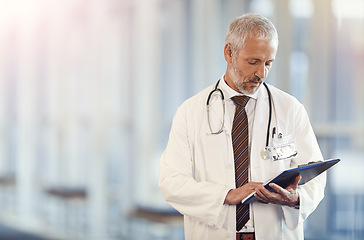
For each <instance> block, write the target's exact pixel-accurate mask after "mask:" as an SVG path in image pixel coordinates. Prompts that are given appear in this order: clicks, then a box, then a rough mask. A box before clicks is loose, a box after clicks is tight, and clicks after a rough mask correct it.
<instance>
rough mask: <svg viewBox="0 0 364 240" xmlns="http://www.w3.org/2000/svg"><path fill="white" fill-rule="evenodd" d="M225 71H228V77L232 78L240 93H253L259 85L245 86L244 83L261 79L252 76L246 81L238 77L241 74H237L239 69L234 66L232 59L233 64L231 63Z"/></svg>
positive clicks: (234, 62)
mask: <svg viewBox="0 0 364 240" xmlns="http://www.w3.org/2000/svg"><path fill="white" fill-rule="evenodd" d="M227 73H228V75H229V77H230V79H231V80H232V82H233V84H234V86H235V88H236V89H238V90H239V92H240V93H242V94H253V93H254V92H255V91H256V90H257V89H258V88H259V86H260V85H259V86H257V87H247V86H246V85H245V83H246V82H249V81H258V80H259V81H261V79H260V78H258V77H254V78H251V79H249V80H248V81H244V80H241V79H240V76H241V74H239V70H238V68H237V66H236V61H235V60H234V61H233V64H232V66H231V68H230V69H228V72H227Z"/></svg>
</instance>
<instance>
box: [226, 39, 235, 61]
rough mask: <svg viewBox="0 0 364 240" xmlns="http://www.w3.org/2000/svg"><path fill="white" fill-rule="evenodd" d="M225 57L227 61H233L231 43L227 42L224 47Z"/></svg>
mask: <svg viewBox="0 0 364 240" xmlns="http://www.w3.org/2000/svg"><path fill="white" fill-rule="evenodd" d="M224 57H225V60H226V62H227V63H232V62H233V57H234V54H233V50H232V49H231V45H230V43H226V44H225V47H224Z"/></svg>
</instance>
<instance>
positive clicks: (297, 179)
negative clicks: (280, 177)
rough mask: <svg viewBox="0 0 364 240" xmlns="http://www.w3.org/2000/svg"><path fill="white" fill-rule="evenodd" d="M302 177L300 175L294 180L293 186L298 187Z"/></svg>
mask: <svg viewBox="0 0 364 240" xmlns="http://www.w3.org/2000/svg"><path fill="white" fill-rule="evenodd" d="M301 178H302V177H301V175H298V176H297V177H296V178H295V179H294V182H293V183H292V185H294V186H296V187H297V186H298V183H299V182H300V180H301Z"/></svg>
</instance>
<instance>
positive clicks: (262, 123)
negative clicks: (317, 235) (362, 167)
mask: <svg viewBox="0 0 364 240" xmlns="http://www.w3.org/2000/svg"><path fill="white" fill-rule="evenodd" d="M277 48H278V34H277V31H276V29H275V27H274V26H273V24H272V23H271V22H270V21H269V20H268V19H266V18H265V17H263V16H260V15H258V14H246V15H243V16H241V17H239V18H237V19H235V20H234V21H233V22H232V23H231V24H230V26H229V29H228V32H227V34H226V39H225V47H224V56H225V60H226V62H227V69H226V73H225V74H224V76H223V77H222V78H221V79H220V80H219V82H218V83H217V85H216V86H215V85H214V86H211V87H209V88H207V89H205V90H203V91H201V92H200V93H198V94H197V95H195V96H194V97H192V98H190V99H188V100H187V101H186V102H184V103H183V104H182V105H181V106H180V107H179V109H178V110H177V112H176V115H175V117H174V120H173V124H172V129H171V133H170V138H169V142H168V145H167V148H166V149H165V151H164V153H163V155H162V157H161V161H160V179H159V185H160V188H161V191H162V193H163V195H164V197H165V199H166V200H167V202H168V203H169V204H170V205H171V206H173V207H174V208H175V209H177V210H178V211H179V212H180V213H182V214H183V215H184V223H185V224H184V225H185V238H186V239H194V240H204V239H206V240H212V239H216V240H221V239H274V240H275V239H289V240H291V239H303V221H304V220H305V219H306V218H307V217H308V216H309V214H310V213H311V212H312V211H314V209H315V208H316V207H317V205H318V204H319V202H320V201H321V200H322V198H323V196H324V187H325V183H326V176H325V174H321V175H320V176H318V177H316V178H315V179H313V180H311V181H310V182H308V183H306V184H304V185H300V186H298V182H299V180H300V176H298V177H297V178H296V179H295V180H294V181H293V183H292V184H291V185H289V186H288V187H286V188H285V189H284V188H281V187H279V186H277V185H274V184H273V185H272V186H271V187H272V188H273V189H274V190H275V191H276V192H275V193H274V192H270V191H268V190H267V189H266V188H264V187H263V184H262V183H263V182H265V181H267V180H268V179H270V178H272V177H274V176H276V175H277V174H279V173H280V172H281V171H283V170H285V169H288V168H291V167H297V166H298V165H299V164H304V163H307V162H309V161H312V160H322V155H321V152H320V149H319V147H318V144H317V141H316V138H315V135H314V133H313V131H312V127H311V125H310V123H309V120H308V117H307V113H306V111H305V109H304V107H303V106H302V104H300V103H299V102H298V101H297V100H296V99H295V98H294V97H292V96H290V95H288V94H286V93H284V92H282V91H281V90H278V89H277V88H275V87H273V86H271V85H268V88H269V90H270V92H269V93H268V90H267V89H266V88H265V87H264V86H262V83H263V82H264V80H265V79H266V77H267V75H268V72H269V70H270V69H271V67H272V64H273V61H274V60H275V56H276V52H277ZM214 89H219V90H221V91H222V94H221V95H220V94H219V90H217V91H214V92H213V94H211V98H209V94H210V93H211V91H213V90H214ZM269 94H270V95H271V98H270V97H269ZM222 95H223V96H224V99H225V100H221V96H222ZM208 98H209V105H210V109H209V110H208V109H207V104H206V101H207V99H208ZM239 99H244V100H243V102H239V101H241V100H239ZM222 101H223V102H224V103H225V107H223V106H222ZM269 101H271V105H272V106H273V107H272V108H273V109H272V112H271V124H268V122H269V118H270V116H269V115H270V113H269V111H270V110H269V106H270V103H269ZM245 104H246V105H245ZM244 105H245V106H244ZM268 125H271V126H270V129H269V131H270V134H269V135H270V136H269V142H270V143H269V144H270V146H275V147H276V148H277V149H279V148H281V147H282V146H283V147H284V146H286V147H287V146H289V147H290V148H293V150H292V152H293V153H295V152H297V155H296V154H291V155H290V156H288V157H278V160H273V159H272V158H271V157H270V158H269V156H268V159H266V157H265V156H264V155H262V150H264V149H265V147H266V137H267V130H268ZM220 129H221V131H220ZM275 131H276V132H275ZM271 135H275V136H273V137H271ZM241 136H244V137H241ZM241 146H246V147H241ZM263 153H264V151H263ZM268 155H269V154H268ZM242 158H243V160H241V159H242ZM242 166H244V167H242ZM242 169H243V170H242ZM239 171H241V172H239ZM244 178H245V179H244ZM252 192H256V193H255V196H256V197H257V198H258V199H259V200H260V201H256V202H254V203H251V204H241V201H242V200H243V199H244V198H245V197H247V196H248V195H249V194H250V193H252Z"/></svg>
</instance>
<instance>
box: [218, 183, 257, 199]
mask: <svg viewBox="0 0 364 240" xmlns="http://www.w3.org/2000/svg"><path fill="white" fill-rule="evenodd" d="M258 187H263V183H258V182H248V183H246V184H244V185H243V186H241V187H239V188H236V189H232V190H230V191H229V192H228V194H227V195H226V197H225V201H224V204H229V205H236V204H239V203H241V201H242V200H243V199H244V198H246V197H247V196H248V195H249V194H251V193H252V192H254V191H255V189H256V188H258Z"/></svg>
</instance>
